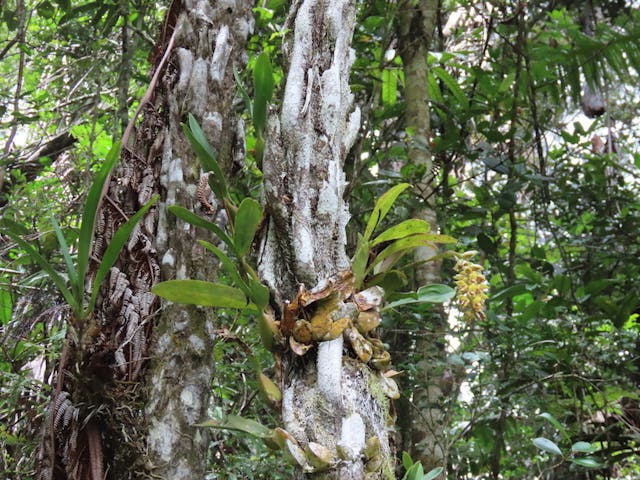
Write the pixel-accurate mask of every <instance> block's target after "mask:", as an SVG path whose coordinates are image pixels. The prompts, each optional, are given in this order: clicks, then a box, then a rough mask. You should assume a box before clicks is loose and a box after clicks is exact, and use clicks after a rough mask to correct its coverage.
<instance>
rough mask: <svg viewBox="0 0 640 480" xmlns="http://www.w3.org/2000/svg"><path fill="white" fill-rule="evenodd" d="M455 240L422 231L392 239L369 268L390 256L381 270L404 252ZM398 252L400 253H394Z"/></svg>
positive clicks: (389, 265) (454, 241)
mask: <svg viewBox="0 0 640 480" xmlns="http://www.w3.org/2000/svg"><path fill="white" fill-rule="evenodd" d="M456 242H457V240H456V239H455V238H453V237H449V236H448V235H439V234H435V233H423V234H419V235H411V236H410V237H405V238H401V239H399V240H396V241H394V242H393V243H392V244H391V245H389V246H388V247H386V248H385V249H384V250H382V251H381V252H380V253H379V254H378V255H377V256H376V258H375V260H374V261H373V263H372V264H371V266H370V267H369V268H370V269H371V268H372V267H375V266H376V265H378V264H380V263H381V262H382V261H383V260H385V259H386V258H387V257H391V256H392V255H394V257H393V258H391V259H390V260H391V263H389V262H386V263H385V265H384V268H383V270H386V269H388V268H389V267H391V266H392V265H393V264H394V263H395V262H397V261H398V260H399V259H400V257H401V256H402V255H404V254H405V253H407V252H409V251H411V250H413V249H415V248H417V247H423V246H429V245H433V244H435V243H456ZM395 254H400V255H395ZM376 273H378V269H376Z"/></svg>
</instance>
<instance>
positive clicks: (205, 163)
mask: <svg viewBox="0 0 640 480" xmlns="http://www.w3.org/2000/svg"><path fill="white" fill-rule="evenodd" d="M182 127H183V131H184V133H185V135H186V136H187V138H188V139H189V142H190V143H191V146H192V147H193V150H194V151H195V152H196V156H197V157H198V160H200V163H201V164H202V168H203V169H204V171H206V172H213V175H209V185H210V186H211V189H212V190H213V193H215V194H216V196H217V197H218V198H219V199H224V198H227V196H228V194H227V183H226V180H225V178H224V175H223V173H222V169H221V168H220V165H219V164H218V161H217V160H216V154H215V152H214V151H213V148H212V147H211V145H210V144H209V141H208V140H207V137H206V136H205V134H204V132H203V131H202V128H200V124H199V123H198V121H197V120H196V119H195V117H194V116H193V115H191V114H189V125H188V126H187V125H183V126H182Z"/></svg>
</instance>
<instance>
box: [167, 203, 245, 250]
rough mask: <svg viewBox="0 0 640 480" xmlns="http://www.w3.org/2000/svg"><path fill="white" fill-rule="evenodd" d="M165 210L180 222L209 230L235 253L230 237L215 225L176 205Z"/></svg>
mask: <svg viewBox="0 0 640 480" xmlns="http://www.w3.org/2000/svg"><path fill="white" fill-rule="evenodd" d="M167 210H169V211H170V212H171V213H173V214H174V215H175V216H176V217H178V218H179V219H180V220H184V221H185V222H187V223H190V224H191V225H194V226H196V227H200V228H204V229H205V230H209V231H210V232H213V233H214V234H215V235H216V236H217V237H218V238H219V239H220V240H222V241H223V242H224V243H226V244H227V246H228V247H229V248H230V249H231V250H234V251H235V248H236V246H235V243H234V242H233V240H231V237H229V235H227V234H226V233H225V231H224V230H222V229H221V228H220V227H219V226H217V225H216V224H215V223H213V222H210V221H208V220H205V219H204V218H202V217H199V216H198V215H196V214H195V213H193V212H190V211H189V210H187V209H186V208H184V207H180V206H178V205H171V206H169V207H168V208H167Z"/></svg>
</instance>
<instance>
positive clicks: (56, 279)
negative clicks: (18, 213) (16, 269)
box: [2, 218, 82, 315]
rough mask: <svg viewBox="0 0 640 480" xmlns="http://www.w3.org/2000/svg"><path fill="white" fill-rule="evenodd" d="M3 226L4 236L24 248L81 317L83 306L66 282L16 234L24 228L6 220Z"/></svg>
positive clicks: (3, 221)
mask: <svg viewBox="0 0 640 480" xmlns="http://www.w3.org/2000/svg"><path fill="white" fill-rule="evenodd" d="M2 226H3V227H4V229H3V230H4V232H3V233H4V234H5V235H7V236H9V237H10V238H11V239H12V240H13V241H14V242H16V243H17V244H18V245H19V246H20V248H22V249H23V250H24V251H25V252H26V253H27V255H29V257H30V258H31V259H32V260H33V261H34V262H36V263H37V264H38V265H39V266H40V268H42V270H44V272H45V273H46V274H47V275H48V276H49V278H51V280H52V281H53V283H54V284H55V286H56V287H57V289H58V291H59V292H60V293H61V294H62V296H63V297H64V299H65V301H66V302H67V304H68V305H69V306H70V307H71V310H73V312H74V314H76V315H79V314H80V312H81V309H82V305H80V304H79V303H78V301H77V300H76V298H75V297H74V296H73V295H72V294H71V291H69V289H68V288H67V284H66V282H65V280H64V279H63V278H62V276H60V274H59V273H58V272H56V271H55V269H54V268H53V267H52V266H51V264H50V263H49V262H48V261H47V259H46V258H44V257H43V256H42V255H40V253H39V252H38V251H37V250H36V249H35V248H34V247H33V245H31V244H30V243H29V242H27V241H25V240H23V239H22V238H20V236H18V235H17V234H15V233H14V231H16V230H17V231H20V230H21V229H22V226H20V225H18V224H16V223H15V222H14V221H12V220H9V219H8V218H5V219H3V220H2Z"/></svg>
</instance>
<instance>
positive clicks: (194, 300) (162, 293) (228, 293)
mask: <svg viewBox="0 0 640 480" xmlns="http://www.w3.org/2000/svg"><path fill="white" fill-rule="evenodd" d="M151 292H152V293H155V294H156V295H158V296H159V297H162V298H164V299H166V300H170V301H172V302H175V303H183V304H187V305H201V306H203V307H218V308H255V306H254V305H252V304H251V303H249V301H248V299H247V296H246V295H245V294H244V292H243V291H242V290H240V289H239V288H233V287H229V286H227V285H221V284H219V283H211V282H205V281H202V280H167V281H166V282H161V283H159V284H157V285H156V286H155V287H153V288H152V289H151Z"/></svg>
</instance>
